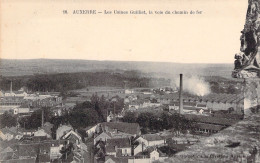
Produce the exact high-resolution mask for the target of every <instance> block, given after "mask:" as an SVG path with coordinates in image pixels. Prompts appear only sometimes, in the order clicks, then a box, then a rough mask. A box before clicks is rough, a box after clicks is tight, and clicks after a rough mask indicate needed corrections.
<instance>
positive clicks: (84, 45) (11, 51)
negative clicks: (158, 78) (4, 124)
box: [0, 0, 248, 63]
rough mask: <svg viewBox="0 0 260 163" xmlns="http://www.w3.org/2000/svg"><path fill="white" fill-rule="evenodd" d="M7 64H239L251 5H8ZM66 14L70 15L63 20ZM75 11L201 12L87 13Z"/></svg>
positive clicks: (51, 0) (45, 1) (75, 0)
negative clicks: (236, 58)
mask: <svg viewBox="0 0 260 163" xmlns="http://www.w3.org/2000/svg"><path fill="white" fill-rule="evenodd" d="M0 3H1V28H0V30H1V33H0V34H1V35H0V37H1V44H0V46H1V47H0V50H1V51H0V58H3V59H37V58H45V59H86V60H116V61H117V60H118V61H154V62H179V63H233V62H234V55H235V53H238V52H239V49H240V34H241V33H240V32H241V30H242V29H243V26H244V24H245V18H246V10H247V3H248V2H247V0H192V1H190V0H172V1H169V0H160V1H159V0H149V1H147V0H139V1H137V0H132V1H130V0H128V1H120V0H107V1H104V0H95V1H90V0H87V1H83V0H59V1H58V0H38V1H33V0H2V1H1V2H0ZM63 10H67V11H68V14H63ZM73 10H97V11H101V12H104V10H111V11H112V12H113V10H121V11H130V10H146V11H149V10H150V11H153V12H154V11H163V12H165V11H166V10H168V11H171V12H172V11H175V10H176V11H183V10H186V11H188V12H190V11H191V10H192V11H195V12H196V11H197V10H198V11H202V14H192V15H191V14H188V15H176V14H170V15H166V14H162V15H157V14H147V15H136V14H135V15H134V14H128V15H118V14H112V15H105V14H96V15H87V14H81V15H80V14H72V12H73Z"/></svg>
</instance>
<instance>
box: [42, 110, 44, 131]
mask: <svg viewBox="0 0 260 163" xmlns="http://www.w3.org/2000/svg"><path fill="white" fill-rule="evenodd" d="M43 125H44V109H43V108H42V127H43Z"/></svg>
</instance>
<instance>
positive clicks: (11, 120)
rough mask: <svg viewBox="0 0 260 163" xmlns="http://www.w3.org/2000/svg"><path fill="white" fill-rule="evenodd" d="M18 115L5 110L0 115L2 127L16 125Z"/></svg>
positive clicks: (0, 126) (0, 125)
mask: <svg viewBox="0 0 260 163" xmlns="http://www.w3.org/2000/svg"><path fill="white" fill-rule="evenodd" d="M16 124H17V121H16V117H15V116H13V115H12V114H11V113H9V112H7V111H6V112H4V114H3V115H0V128H4V127H12V126H16Z"/></svg>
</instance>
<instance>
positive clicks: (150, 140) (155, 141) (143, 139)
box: [136, 134, 165, 148]
mask: <svg viewBox="0 0 260 163" xmlns="http://www.w3.org/2000/svg"><path fill="white" fill-rule="evenodd" d="M136 141H138V142H139V144H143V145H144V147H145V148H147V147H150V146H158V145H163V144H165V140H164V138H163V137H161V136H159V135H157V134H145V135H141V136H140V137H139V138H137V139H136Z"/></svg>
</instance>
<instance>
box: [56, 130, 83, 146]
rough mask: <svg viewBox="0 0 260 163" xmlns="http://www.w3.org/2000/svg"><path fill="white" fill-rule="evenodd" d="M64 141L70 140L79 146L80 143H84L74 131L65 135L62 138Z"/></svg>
mask: <svg viewBox="0 0 260 163" xmlns="http://www.w3.org/2000/svg"><path fill="white" fill-rule="evenodd" d="M61 139H63V140H65V139H66V140H69V142H72V143H73V144H75V145H77V146H79V144H80V142H82V139H81V135H80V134H79V133H77V132H75V131H73V130H70V131H69V132H67V133H66V134H65V135H63V136H62V137H61Z"/></svg>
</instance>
